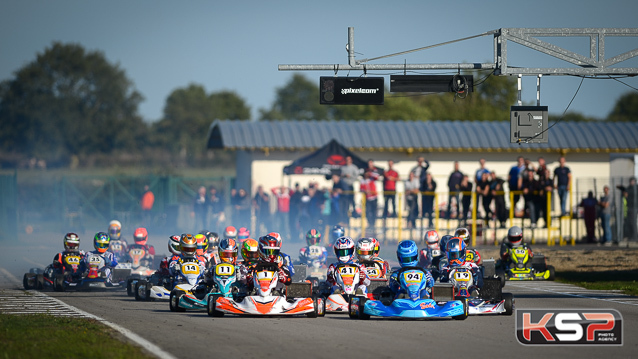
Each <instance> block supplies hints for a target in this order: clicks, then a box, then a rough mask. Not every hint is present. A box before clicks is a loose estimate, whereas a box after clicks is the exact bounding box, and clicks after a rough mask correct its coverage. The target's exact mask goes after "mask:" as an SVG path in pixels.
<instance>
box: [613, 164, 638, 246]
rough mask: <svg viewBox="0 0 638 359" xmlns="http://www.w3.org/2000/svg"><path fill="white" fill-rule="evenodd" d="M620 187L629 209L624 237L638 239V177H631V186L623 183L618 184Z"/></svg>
mask: <svg viewBox="0 0 638 359" xmlns="http://www.w3.org/2000/svg"><path fill="white" fill-rule="evenodd" d="M616 187H617V188H618V189H620V190H621V191H623V197H624V198H625V200H626V202H627V210H626V216H625V222H624V223H625V224H624V226H625V228H626V230H625V233H624V238H629V239H630V240H637V239H638V228H637V224H636V214H637V213H638V208H636V206H637V205H638V187H637V186H636V177H631V178H630V179H629V186H627V187H625V186H622V185H618V186H616Z"/></svg>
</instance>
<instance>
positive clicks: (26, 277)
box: [22, 273, 35, 290]
mask: <svg viewBox="0 0 638 359" xmlns="http://www.w3.org/2000/svg"><path fill="white" fill-rule="evenodd" d="M32 277H35V276H34V275H33V274H31V273H24V277H22V286H23V287H24V289H26V290H29V289H31V285H29V281H30V280H31V278H32Z"/></svg>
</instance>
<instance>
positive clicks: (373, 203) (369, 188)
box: [361, 170, 377, 229]
mask: <svg viewBox="0 0 638 359" xmlns="http://www.w3.org/2000/svg"><path fill="white" fill-rule="evenodd" d="M361 192H362V193H363V194H364V195H365V198H366V213H365V216H366V220H367V221H368V227H369V228H371V229H374V226H375V225H376V222H377V186H376V184H375V181H374V174H373V171H370V170H366V171H365V173H364V174H363V180H362V181H361Z"/></svg>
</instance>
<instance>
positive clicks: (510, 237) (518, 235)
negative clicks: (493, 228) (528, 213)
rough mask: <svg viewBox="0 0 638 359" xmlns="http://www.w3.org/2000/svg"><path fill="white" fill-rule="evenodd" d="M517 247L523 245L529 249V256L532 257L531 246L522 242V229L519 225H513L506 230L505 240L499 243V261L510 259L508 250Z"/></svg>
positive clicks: (505, 261)
mask: <svg viewBox="0 0 638 359" xmlns="http://www.w3.org/2000/svg"><path fill="white" fill-rule="evenodd" d="M517 247H523V248H525V249H527V250H528V251H529V258H530V259H531V258H533V257H534V254H533V253H532V248H530V247H529V246H528V245H527V244H526V243H523V230H522V229H521V227H519V226H513V227H512V228H510V229H509V230H508V231H507V241H503V243H501V249H500V251H499V253H500V255H501V263H508V262H509V261H510V250H511V249H513V248H517Z"/></svg>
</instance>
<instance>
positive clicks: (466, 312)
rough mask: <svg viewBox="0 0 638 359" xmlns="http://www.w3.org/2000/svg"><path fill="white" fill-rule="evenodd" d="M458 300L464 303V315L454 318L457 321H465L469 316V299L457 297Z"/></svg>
mask: <svg viewBox="0 0 638 359" xmlns="http://www.w3.org/2000/svg"><path fill="white" fill-rule="evenodd" d="M456 300H460V301H461V302H462V303H463V314H461V315H457V316H455V317H453V318H454V319H456V320H465V319H467V316H468V314H469V310H470V306H469V304H468V302H467V298H461V297H457V298H456Z"/></svg>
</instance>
